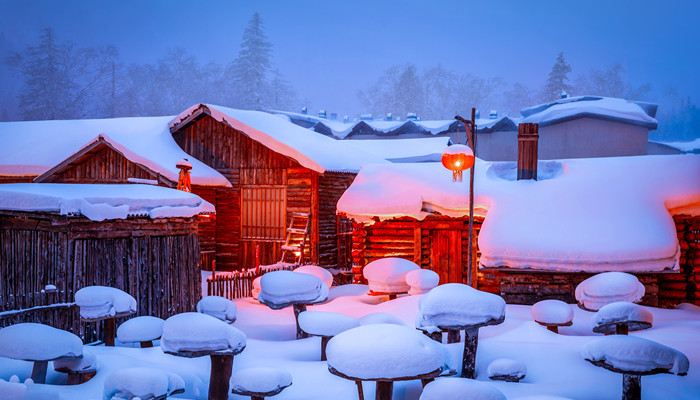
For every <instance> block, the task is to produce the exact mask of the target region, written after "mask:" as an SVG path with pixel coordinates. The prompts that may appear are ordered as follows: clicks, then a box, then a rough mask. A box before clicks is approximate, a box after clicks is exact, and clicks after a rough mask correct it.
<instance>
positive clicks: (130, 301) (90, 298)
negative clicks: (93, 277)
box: [75, 286, 136, 319]
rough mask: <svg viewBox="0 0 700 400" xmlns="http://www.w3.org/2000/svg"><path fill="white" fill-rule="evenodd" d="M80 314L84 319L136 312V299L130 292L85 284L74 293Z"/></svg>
mask: <svg viewBox="0 0 700 400" xmlns="http://www.w3.org/2000/svg"><path fill="white" fill-rule="evenodd" d="M75 303H76V304H77V305H78V307H80V316H81V317H83V318H86V319H95V318H106V317H113V316H115V315H116V314H124V313H133V312H136V299H134V298H133V297H132V296H131V295H130V294H128V293H126V292H124V291H123V290H119V289H117V288H113V287H108V286H87V287H84V288H82V289H80V290H78V291H77V292H76V293H75Z"/></svg>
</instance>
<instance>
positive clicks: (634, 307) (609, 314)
mask: <svg viewBox="0 0 700 400" xmlns="http://www.w3.org/2000/svg"><path fill="white" fill-rule="evenodd" d="M592 322H593V323H594V324H595V326H594V327H593V332H597V333H608V334H610V333H622V334H627V332H629V331H639V330H642V329H648V328H651V325H652V323H653V322H654V315H653V314H652V313H651V311H649V310H647V309H646V308H644V307H642V306H640V305H639V304H634V303H628V302H617V303H610V304H606V305H604V306H603V307H601V308H600V310H598V312H597V313H595V315H593V319H592Z"/></svg>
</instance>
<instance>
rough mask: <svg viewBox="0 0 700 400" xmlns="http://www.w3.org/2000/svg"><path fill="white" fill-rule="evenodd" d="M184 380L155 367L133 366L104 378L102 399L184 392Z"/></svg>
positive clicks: (162, 396)
mask: <svg viewBox="0 0 700 400" xmlns="http://www.w3.org/2000/svg"><path fill="white" fill-rule="evenodd" d="M184 391H185V381H183V380H182V378H181V377H180V376H179V375H177V374H173V373H172V372H167V371H162V370H159V369H155V368H146V367H134V368H126V369H123V370H121V371H117V372H114V373H112V374H111V375H109V376H108V377H107V379H105V383H104V399H105V400H112V399H124V400H131V399H132V398H134V397H138V398H141V399H159V398H166V397H167V396H170V395H172V394H177V393H184Z"/></svg>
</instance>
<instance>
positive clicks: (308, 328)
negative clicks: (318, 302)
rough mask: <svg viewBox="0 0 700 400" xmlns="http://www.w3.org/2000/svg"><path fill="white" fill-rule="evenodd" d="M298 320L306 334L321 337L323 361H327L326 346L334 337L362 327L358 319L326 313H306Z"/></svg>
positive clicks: (300, 315)
mask: <svg viewBox="0 0 700 400" xmlns="http://www.w3.org/2000/svg"><path fill="white" fill-rule="evenodd" d="M298 320H299V326H300V327H301V329H302V330H303V331H304V332H306V333H308V334H309V335H313V336H320V337H321V361H326V346H327V345H328V341H330V339H331V338H332V337H333V336H335V335H337V334H339V333H341V332H344V331H347V330H348V329H352V328H356V327H358V326H360V321H358V320H357V319H356V318H353V317H349V316H347V315H343V314H338V313H333V312H324V311H304V312H303V313H301V314H299V319H298Z"/></svg>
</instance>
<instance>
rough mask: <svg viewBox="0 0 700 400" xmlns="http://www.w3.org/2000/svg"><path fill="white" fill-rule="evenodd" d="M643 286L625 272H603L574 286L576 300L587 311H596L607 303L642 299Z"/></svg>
mask: <svg viewBox="0 0 700 400" xmlns="http://www.w3.org/2000/svg"><path fill="white" fill-rule="evenodd" d="M644 290H645V289H644V285H642V283H641V282H639V280H638V279H637V277H636V276H634V275H632V274H628V273H626V272H617V271H613V272H603V273H600V274H597V275H593V276H592V277H590V278H588V279H586V280H585V281H583V282H581V283H580V284H579V285H578V286H576V293H575V295H576V300H577V301H578V302H579V304H581V305H582V306H583V307H585V308H586V309H588V310H593V311H598V310H600V308H601V307H603V306H604V305H606V304H609V303H615V302H618V301H627V302H631V303H633V302H635V301H639V300H641V298H642V297H644Z"/></svg>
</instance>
